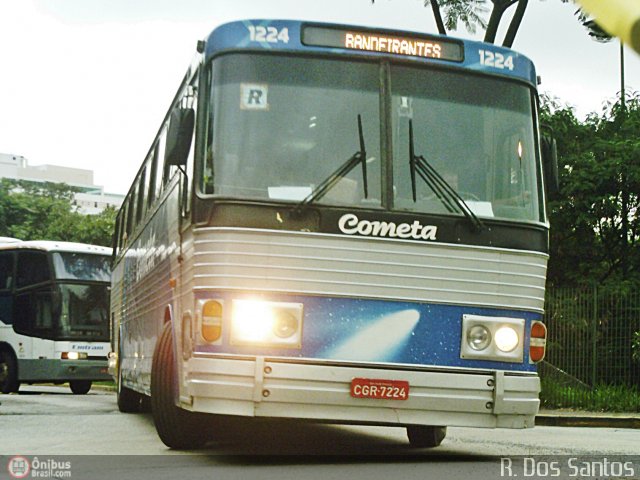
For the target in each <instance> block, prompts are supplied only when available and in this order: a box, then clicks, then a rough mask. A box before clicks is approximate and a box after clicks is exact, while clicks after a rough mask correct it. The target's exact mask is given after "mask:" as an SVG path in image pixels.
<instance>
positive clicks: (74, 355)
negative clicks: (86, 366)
mask: <svg viewBox="0 0 640 480" xmlns="http://www.w3.org/2000/svg"><path fill="white" fill-rule="evenodd" d="M60 358H62V360H85V359H86V358H87V352H62V353H61V354H60Z"/></svg>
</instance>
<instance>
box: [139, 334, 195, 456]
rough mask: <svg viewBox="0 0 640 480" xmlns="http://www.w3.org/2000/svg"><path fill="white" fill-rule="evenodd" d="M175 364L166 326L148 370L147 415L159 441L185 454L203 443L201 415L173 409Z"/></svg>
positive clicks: (176, 408) (174, 404)
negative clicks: (149, 386) (150, 415)
mask: <svg viewBox="0 0 640 480" xmlns="http://www.w3.org/2000/svg"><path fill="white" fill-rule="evenodd" d="M176 381H177V380H176V363H175V354H174V351H173V338H172V334H171V323H170V322H167V323H166V324H165V325H164V328H163V329H162V333H161V334H160V338H159V339H158V342H157V343H156V348H155V352H154V354H153V363H152V366H151V411H152V413H153V421H154V423H155V425H156V430H157V432H158V435H159V436H160V440H162V442H163V443H164V444H165V445H166V446H167V447H169V448H174V449H180V450H189V449H193V448H198V447H201V446H202V445H204V444H205V442H206V441H207V438H206V436H205V428H204V425H205V424H206V422H203V420H202V418H201V417H202V415H198V414H195V413H192V412H188V411H187V410H183V409H182V408H179V407H178V406H176V398H175V394H174V385H176Z"/></svg>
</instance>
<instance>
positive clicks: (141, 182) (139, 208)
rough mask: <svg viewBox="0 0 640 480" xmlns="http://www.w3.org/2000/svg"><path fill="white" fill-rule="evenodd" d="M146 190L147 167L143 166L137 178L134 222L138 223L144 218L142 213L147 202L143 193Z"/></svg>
mask: <svg viewBox="0 0 640 480" xmlns="http://www.w3.org/2000/svg"><path fill="white" fill-rule="evenodd" d="M146 192H147V167H146V166H145V167H144V168H143V169H142V172H140V178H139V179H138V198H137V200H136V202H137V205H136V224H139V223H140V222H141V221H142V220H143V219H144V213H145V211H146V207H147V203H146V202H145V201H144V200H145V193H146Z"/></svg>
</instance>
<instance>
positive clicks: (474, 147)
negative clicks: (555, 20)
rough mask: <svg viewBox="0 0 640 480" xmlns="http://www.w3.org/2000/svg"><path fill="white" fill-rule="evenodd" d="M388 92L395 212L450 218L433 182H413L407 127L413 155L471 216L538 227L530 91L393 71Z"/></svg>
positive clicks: (450, 75) (475, 79)
mask: <svg viewBox="0 0 640 480" xmlns="http://www.w3.org/2000/svg"><path fill="white" fill-rule="evenodd" d="M391 85H392V98H391V100H392V116H393V118H392V126H393V151H394V164H393V178H394V196H395V198H394V204H395V207H396V208H397V209H399V210H409V211H416V212H422V213H447V209H446V206H447V204H446V202H444V201H443V200H442V198H440V197H441V196H439V195H438V193H437V192H436V191H434V188H432V187H431V186H430V185H429V184H430V183H433V182H428V181H424V179H421V178H416V179H415V180H412V177H411V167H410V143H411V139H410V137H409V129H410V124H411V125H412V128H413V137H414V150H415V152H414V155H415V156H422V157H424V160H425V161H426V162H427V163H428V164H429V165H430V166H431V167H433V169H434V170H435V171H436V172H437V173H438V174H439V175H440V176H441V177H442V178H443V179H444V180H445V181H446V183H447V184H449V185H450V186H451V187H452V188H453V189H454V190H455V191H456V192H457V193H458V194H459V195H460V196H461V197H462V198H463V200H464V201H465V202H466V203H467V204H468V206H469V208H470V209H471V210H472V211H473V212H474V213H475V214H476V215H478V216H483V217H497V218H505V219H514V220H528V221H540V220H542V218H543V217H542V215H543V213H542V212H543V210H542V206H541V203H540V202H541V195H540V194H539V175H538V171H539V170H538V167H537V165H538V161H537V157H536V148H535V145H536V144H535V137H534V123H533V118H534V115H533V110H532V109H533V101H532V95H531V92H530V90H529V89H528V88H527V87H525V86H524V85H520V84H517V83H514V82H509V81H506V80H501V79H496V78H487V77H482V76H477V75H469V74H465V75H462V74H460V73H454V72H447V71H441V70H434V71H428V72H425V70H424V69H419V68H410V67H401V66H392V68H391ZM414 175H415V174H414ZM427 180H428V178H427ZM414 188H415V196H416V198H415V199H414V198H413V196H414V192H413V189H414Z"/></svg>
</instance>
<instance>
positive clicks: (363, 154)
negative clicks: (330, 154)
mask: <svg viewBox="0 0 640 480" xmlns="http://www.w3.org/2000/svg"><path fill="white" fill-rule="evenodd" d="M358 136H359V137H360V150H359V151H357V152H356V153H354V154H353V155H351V157H349V158H348V159H347V161H346V162H344V163H343V164H342V165H341V166H340V167H338V169H337V170H336V171H335V172H333V173H332V174H331V175H329V176H328V177H327V178H326V179H325V180H323V181H322V182H321V183H320V184H319V185H318V186H316V187H315V188H314V189H313V190H312V191H311V193H310V194H309V195H308V196H307V197H306V198H305V199H304V200H302V201H301V202H300V203H299V204H298V206H297V207H296V208H295V210H294V211H296V212H300V211H302V210H303V209H304V208H305V207H306V206H308V205H309V204H311V203H313V202H315V201H317V200H320V199H321V198H322V197H324V196H325V195H326V194H327V192H329V190H331V189H332V188H333V187H334V186H335V185H336V184H337V183H338V182H339V181H340V180H342V179H343V178H344V177H346V176H347V174H348V173H349V172H350V171H351V170H353V169H354V168H355V167H356V166H357V165H358V163H360V164H362V184H363V187H364V198H369V187H368V185H367V151H366V148H365V146H364V133H363V132H362V117H361V116H360V114H358Z"/></svg>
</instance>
